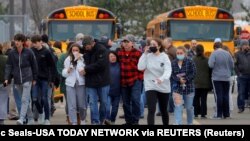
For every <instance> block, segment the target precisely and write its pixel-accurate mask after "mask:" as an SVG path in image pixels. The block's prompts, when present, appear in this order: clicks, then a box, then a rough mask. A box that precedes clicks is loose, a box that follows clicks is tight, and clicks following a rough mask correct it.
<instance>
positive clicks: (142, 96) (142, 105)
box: [140, 87, 147, 117]
mask: <svg viewBox="0 0 250 141" xmlns="http://www.w3.org/2000/svg"><path fill="white" fill-rule="evenodd" d="M146 104H147V100H146V94H145V88H144V87H143V89H142V92H141V101H140V113H141V115H140V116H141V117H144V107H145V105H146Z"/></svg>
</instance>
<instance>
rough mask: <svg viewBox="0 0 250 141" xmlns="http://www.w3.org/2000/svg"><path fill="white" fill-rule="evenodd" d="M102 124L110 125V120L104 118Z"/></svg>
mask: <svg viewBox="0 0 250 141" xmlns="http://www.w3.org/2000/svg"><path fill="white" fill-rule="evenodd" d="M103 124H104V125H112V123H111V121H109V120H104V122H103Z"/></svg>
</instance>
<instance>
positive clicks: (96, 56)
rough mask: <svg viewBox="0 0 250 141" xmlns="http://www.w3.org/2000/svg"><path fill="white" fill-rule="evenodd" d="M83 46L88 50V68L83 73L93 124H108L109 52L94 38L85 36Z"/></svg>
mask: <svg viewBox="0 0 250 141" xmlns="http://www.w3.org/2000/svg"><path fill="white" fill-rule="evenodd" d="M82 45H83V47H84V48H85V50H86V53H85V55H84V61H85V63H86V66H85V67H84V69H83V70H82V71H83V74H85V85H86V93H87V94H88V95H89V103H90V111H91V124H94V125H97V124H107V123H108V122H107V120H106V111H107V110H106V109H107V106H106V105H107V99H108V93H109V88H110V69H109V52H108V50H107V49H106V48H105V47H104V46H103V45H102V44H100V43H98V42H96V41H95V40H94V38H93V37H92V36H88V35H86V36H84V37H83V40H82ZM98 99H99V100H100V108H99V110H98Z"/></svg>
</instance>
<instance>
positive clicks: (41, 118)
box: [38, 113, 44, 125]
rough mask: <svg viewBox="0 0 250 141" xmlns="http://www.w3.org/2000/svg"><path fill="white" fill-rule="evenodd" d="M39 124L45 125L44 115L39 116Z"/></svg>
mask: <svg viewBox="0 0 250 141" xmlns="http://www.w3.org/2000/svg"><path fill="white" fill-rule="evenodd" d="M38 124H39V125H43V124H44V114H43V113H42V114H39V116H38Z"/></svg>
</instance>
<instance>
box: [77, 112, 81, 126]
mask: <svg viewBox="0 0 250 141" xmlns="http://www.w3.org/2000/svg"><path fill="white" fill-rule="evenodd" d="M77 125H81V118H80V114H79V113H77Z"/></svg>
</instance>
